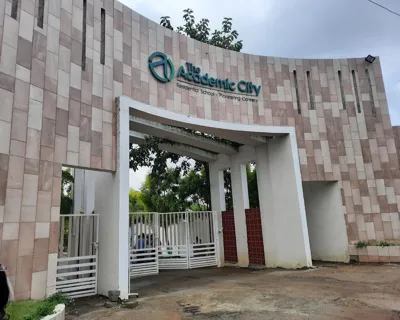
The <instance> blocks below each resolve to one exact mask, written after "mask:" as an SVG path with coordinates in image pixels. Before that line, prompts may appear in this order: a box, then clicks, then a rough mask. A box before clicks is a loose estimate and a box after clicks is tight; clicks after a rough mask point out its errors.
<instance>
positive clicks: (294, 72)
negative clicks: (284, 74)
mask: <svg viewBox="0 0 400 320" xmlns="http://www.w3.org/2000/svg"><path fill="white" fill-rule="evenodd" d="M293 77H294V87H295V89H296V101H297V113H298V114H301V105H300V94H299V85H298V83H297V73H296V70H293Z"/></svg>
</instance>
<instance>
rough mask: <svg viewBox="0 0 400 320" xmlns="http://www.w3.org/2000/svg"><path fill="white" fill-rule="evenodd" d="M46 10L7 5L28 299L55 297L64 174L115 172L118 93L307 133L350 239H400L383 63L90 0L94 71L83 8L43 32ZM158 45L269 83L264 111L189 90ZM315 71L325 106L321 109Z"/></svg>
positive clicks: (11, 145)
mask: <svg viewBox="0 0 400 320" xmlns="http://www.w3.org/2000/svg"><path fill="white" fill-rule="evenodd" d="M38 3H39V0H20V1H19V7H18V11H17V19H13V18H12V17H11V7H12V1H11V0H0V52H1V58H0V101H1V103H2V104H1V108H0V136H1V139H0V260H1V262H2V263H4V264H6V265H7V266H8V268H9V275H10V276H11V279H12V281H13V282H14V283H15V295H16V298H17V299H25V298H30V297H32V298H40V297H42V296H44V294H45V293H46V291H47V293H52V292H53V291H54V285H55V277H54V275H55V266H56V257H57V240H58V220H59V206H60V186H61V166H62V165H70V166H79V167H85V168H95V169H101V170H114V169H115V154H116V150H115V149H116V137H115V135H116V125H115V111H116V110H115V106H114V103H113V99H114V97H118V96H120V95H126V96H130V97H132V98H133V99H135V100H137V101H141V102H143V103H147V104H150V105H153V106H156V107H159V108H164V109H168V110H171V111H175V112H179V113H183V114H187V115H191V116H195V117H199V118H206V119H213V120H219V121H226V122H237V123H244V124H260V125H274V126H295V127H296V132H297V140H298V147H299V155H300V164H301V170H302V178H303V180H304V181H323V180H339V181H340V184H341V192H342V201H343V212H344V214H345V217H346V221H347V226H348V235H349V241H353V240H358V239H360V240H366V239H386V240H390V239H394V238H396V239H398V238H400V222H399V215H398V205H400V198H399V196H400V171H399V162H398V154H397V151H396V147H395V139H394V133H393V130H392V127H391V123H390V118H389V112H388V106H387V101H386V96H385V90H384V85H383V79H382V73H381V68H380V63H379V59H378V60H376V61H375V62H374V63H373V65H366V64H365V62H364V60H363V59H342V60H300V59H296V60H294V59H284V58H273V57H261V56H253V55H246V54H243V53H236V52H229V51H226V50H222V49H220V48H215V47H212V46H209V45H206V44H203V43H199V42H196V41H194V40H192V39H189V38H186V37H184V36H180V35H178V34H176V33H173V32H171V31H170V30H167V29H164V28H162V27H161V26H159V25H158V24H156V23H154V22H152V21H149V20H148V19H146V18H144V17H142V16H140V15H139V14H137V13H135V12H132V11H131V10H129V9H128V8H127V7H125V6H123V5H122V4H120V3H119V2H115V3H114V1H113V0H104V1H103V0H87V3H88V6H87V8H88V9H87V26H86V27H87V32H86V39H87V40H86V70H85V71H82V68H81V62H82V30H83V23H82V16H83V5H82V3H83V1H81V0H74V1H72V0H62V1H61V0H46V1H45V8H44V25H43V28H40V27H38V26H37V17H38ZM101 8H104V9H105V11H106V36H105V40H106V50H105V52H106V58H105V65H102V64H101V62H100V51H101V49H100V48H101ZM154 51H161V52H164V53H166V54H168V56H169V57H170V58H171V59H172V60H173V62H174V64H175V66H176V68H178V67H179V66H180V65H182V64H184V63H185V62H186V61H189V62H192V63H194V64H195V65H196V66H199V67H201V68H202V72H208V73H209V74H210V75H214V76H216V77H218V78H226V77H229V78H230V79H232V80H233V81H238V80H241V79H245V80H247V81H252V82H253V83H254V84H262V85H263V88H262V92H261V94H260V97H259V99H258V103H248V102H242V101H240V102H239V101H236V100H230V99H226V100H225V99H223V98H218V97H209V96H205V95H202V94H200V93H198V94H197V93H193V92H190V93H189V92H188V91H185V90H182V89H180V88H178V87H177V82H176V80H175V79H174V80H173V81H172V82H170V83H168V84H163V83H159V82H157V81H156V80H155V79H154V78H153V77H152V75H151V74H150V73H149V71H148V65H147V63H148V57H149V55H150V54H151V53H152V52H154ZM366 68H367V69H368V70H369V72H370V74H371V78H372V89H373V100H374V103H375V106H376V117H374V116H373V114H372V103H371V100H370V94H369V92H370V91H369V88H370V86H369V83H368V81H367V78H366V73H365V69H366ZM293 70H296V72H297V78H298V88H299V98H300V102H301V114H298V112H297V109H298V106H297V102H296V101H297V99H296V90H295V82H294V76H293ZM338 70H341V72H342V79H343V91H344V95H345V99H346V104H345V106H346V109H344V108H343V103H342V94H341V91H340V86H339V78H338ZM352 70H355V75H356V79H357V80H356V82H357V88H358V89H357V90H358V95H359V97H360V101H361V102H360V108H361V113H358V112H357V107H356V103H355V99H356V98H355V96H356V95H355V91H354V90H355V86H354V85H353V83H352V74H351V71H352ZM307 71H310V75H311V79H310V80H311V84H312V90H313V97H314V101H315V110H310V108H311V104H310V96H309V94H308V92H309V88H308V85H307V81H306V72H307Z"/></svg>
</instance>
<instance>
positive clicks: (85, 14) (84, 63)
mask: <svg viewBox="0 0 400 320" xmlns="http://www.w3.org/2000/svg"><path fill="white" fill-rule="evenodd" d="M86 1H87V0H83V19H82V20H83V22H82V70H83V71H85V69H86V17H87V2H86Z"/></svg>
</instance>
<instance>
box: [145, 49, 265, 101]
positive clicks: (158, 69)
mask: <svg viewBox="0 0 400 320" xmlns="http://www.w3.org/2000/svg"><path fill="white" fill-rule="evenodd" d="M149 69H150V72H151V74H152V75H153V76H154V77H155V78H156V79H157V80H158V81H161V82H164V83H167V82H170V81H171V80H172V79H173V78H174V76H175V67H174V64H173V62H172V61H171V59H169V58H168V56H167V55H166V54H165V53H162V52H158V51H157V52H154V53H152V54H151V55H150V57H149ZM176 78H177V80H178V81H179V82H186V83H188V84H191V85H193V86H197V87H199V86H200V87H202V88H210V89H213V90H217V91H222V92H230V93H233V94H235V95H237V94H239V95H247V96H253V97H254V96H255V97H258V95H259V94H260V91H261V86H257V85H255V84H253V83H252V82H249V81H245V80H240V81H238V82H235V81H231V80H230V79H229V78H226V79H219V78H215V77H212V76H209V74H208V73H205V74H204V73H202V72H201V69H200V68H199V67H196V66H195V65H193V64H192V63H190V62H186V68H185V66H180V67H179V70H178V73H177V74H176ZM192 89H193V88H191V90H192ZM193 90H195V89H193ZM202 93H204V92H202ZM207 94H210V93H207ZM210 95H213V94H210ZM220 96H223V97H225V96H224V95H223V94H220ZM235 99H240V98H235ZM242 100H246V99H242ZM246 101H249V100H248V99H247V100H246Z"/></svg>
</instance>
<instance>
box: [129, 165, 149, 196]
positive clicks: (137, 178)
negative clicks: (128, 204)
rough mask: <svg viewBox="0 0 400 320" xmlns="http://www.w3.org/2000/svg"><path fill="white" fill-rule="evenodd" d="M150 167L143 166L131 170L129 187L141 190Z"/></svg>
mask: <svg viewBox="0 0 400 320" xmlns="http://www.w3.org/2000/svg"><path fill="white" fill-rule="evenodd" d="M149 170H150V169H149V168H147V167H141V168H139V169H138V170H137V171H133V170H129V187H130V188H132V189H134V190H139V189H140V188H141V186H142V184H143V182H144V181H145V179H146V176H147V174H148V173H149Z"/></svg>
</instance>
